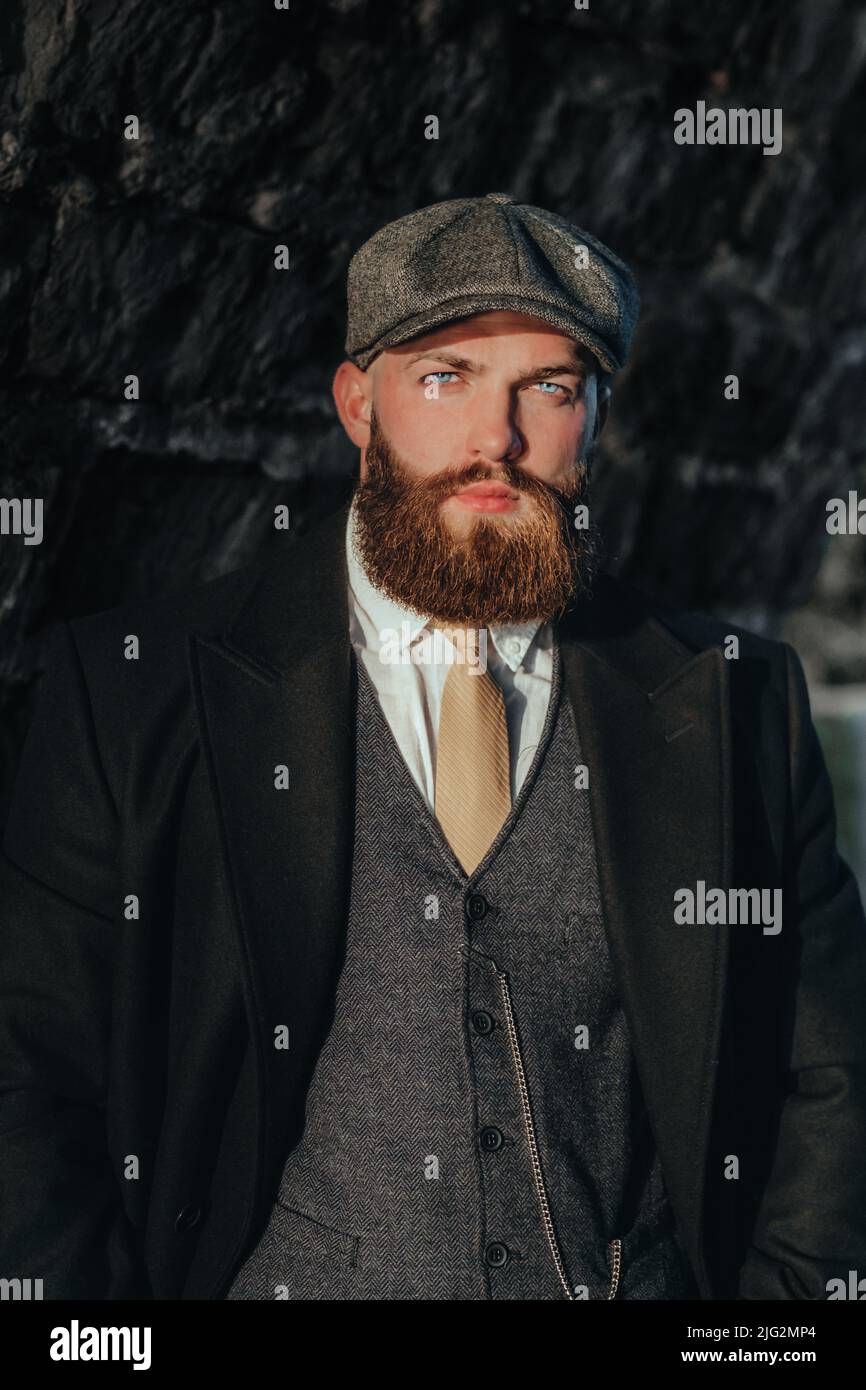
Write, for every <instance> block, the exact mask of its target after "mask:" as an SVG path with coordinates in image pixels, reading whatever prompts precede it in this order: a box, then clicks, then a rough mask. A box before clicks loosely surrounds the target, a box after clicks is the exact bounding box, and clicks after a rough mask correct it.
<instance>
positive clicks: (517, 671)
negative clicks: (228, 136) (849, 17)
mask: <svg viewBox="0 0 866 1390" xmlns="http://www.w3.org/2000/svg"><path fill="white" fill-rule="evenodd" d="M636 314H637V293H636V289H635V285H634V281H633V277H632V276H631V274H630V272H629V271H628V269H627V268H626V266H625V265H624V264H623V263H622V262H621V261H620V260H619V259H618V258H617V257H615V256H614V255H613V254H612V253H611V252H610V251H608V250H607V248H605V247H604V246H603V245H602V244H601V243H599V242H598V241H596V240H595V239H593V238H591V237H589V236H587V235H586V234H585V233H584V232H582V231H581V230H580V229H579V228H576V227H573V226H571V225H570V224H568V223H567V222H565V221H564V220H563V219H561V218H559V217H556V216H554V215H553V214H550V213H547V212H545V211H544V210H542V209H539V208H535V207H531V206H523V205H518V204H516V203H515V202H514V201H513V199H511V198H510V197H509V196H508V195H507V194H500V193H493V194H488V195H487V196H486V197H483V198H467V199H454V200H449V201H447V202H444V203H439V204H436V205H434V206H433V207H429V208H424V209H421V210H420V211H418V212H416V213H413V214H410V215H409V216H408V217H405V218H401V219H400V220H398V221H397V222H396V223H393V224H391V225H389V226H388V227H385V228H383V229H382V230H381V231H380V232H378V233H377V234H376V235H375V236H374V237H372V238H371V239H370V241H368V242H367V243H365V245H364V246H363V247H362V248H361V249H360V250H359V251H358V252H357V254H356V256H355V257H354V259H353V261H352V264H351V266H350V272H349V328H348V336H347V342H346V353H347V360H346V361H345V362H344V363H342V364H341V366H340V367H339V369H338V370H337V373H336V376H335V378H334V398H335V402H336V406H337V409H338V412H339V415H340V419H341V421H342V423H343V425H344V428H345V429H346V431H347V433H348V435H349V437H350V438H351V439H352V441H353V442H354V443H355V444H356V445H357V446H358V447H359V449H360V451H361V473H360V479H359V482H358V485H357V487H356V490H355V494H354V498H353V502H352V505H351V508H343V509H342V510H341V511H340V512H339V513H337V514H336V515H335V516H333V517H331V518H329V519H328V520H327V521H326V522H324V523H323V524H322V525H320V526H319V527H317V528H316V529H314V530H313V531H312V532H311V533H309V534H308V535H305V536H303V537H301V538H299V539H297V540H296V541H294V543H293V544H292V546H291V547H290V549H289V550H288V551H287V553H286V555H285V557H284V558H282V559H281V560H280V561H279V562H278V563H276V564H268V565H265V566H263V567H260V568H251V569H248V570H244V571H241V572H239V573H236V574H233V575H228V576H226V577H224V578H222V579H220V580H217V581H215V582H213V583H210V584H207V585H204V586H200V587H199V588H197V589H196V590H195V591H193V592H192V593H190V594H188V595H186V596H181V597H177V596H175V597H172V598H169V599H164V600H160V601H156V602H150V603H135V604H127V605H125V606H124V607H122V608H119V609H115V610H112V611H110V612H108V613H104V614H100V615H96V616H94V617H89V618H85V619H79V620H77V621H75V622H72V623H69V624H64V625H62V627H61V629H60V631H59V632H58V634H57V637H56V640H55V647H54V652H53V659H52V662H51V666H50V669H49V671H48V674H47V677H46V680H45V688H44V691H43V692H42V694H41V698H40V701H39V705H38V709H37V713H36V716H35V719H34V723H33V726H32V729H31V732H30V734H29V737H28V741H27V744H26V747H25V751H24V755H23V759H22V764H21V769H20V772H19V777H18V782H17V786H16V791H15V796H14V800H13V805H12V811H11V816H10V823H9V828H8V832H7V835H6V839H5V842H4V856H3V861H2V870H0V873H2V890H3V909H2V911H3V918H2V932H0V945H2V958H0V980H2V990H3V994H2V1001H0V1026H2V1093H0V1174H2V1178H0V1181H2V1208H0V1230H2V1232H3V1234H2V1247H0V1250H2V1261H0V1263H2V1266H3V1268H2V1270H0V1273H3V1274H4V1275H7V1276H10V1275H15V1276H18V1277H27V1276H31V1277H41V1278H42V1279H43V1280H44V1292H45V1297H48V1298H66V1297H93V1298H100V1299H117V1298H128V1297H136V1296H145V1297H148V1296H149V1297H154V1298H206V1299H228V1300H237V1299H258V1298H268V1299H271V1298H277V1299H283V1298H287V1299H347V1300H348V1299H466V1300H473V1299H517V1298H519V1299H563V1298H564V1299H566V1300H570V1301H582V1300H594V1299H602V1298H603V1299H613V1298H620V1299H621V1298H626V1299H657V1300H670V1299H689V1298H702V1299H714V1298H726V1297H740V1298H752V1299H762V1298H769V1299H822V1298H825V1297H827V1290H828V1281H829V1280H831V1279H834V1278H839V1277H841V1278H847V1276H848V1272H849V1271H850V1270H851V1269H857V1268H860V1269H862V1268H864V1267H866V1200H864V1198H866V1171H864V1160H866V1096H864V1065H866V1022H864V1011H863V1007H862V1000H863V997H864V989H866V931H864V918H863V913H862V909H861V906H860V903H859V899H858V894H857V889H856V887H855V885H854V882H853V880H852V877H851V874H850V872H849V871H848V869H847V867H846V866H845V865H844V863H843V862H842V861H841V860H840V859H839V857H838V855H837V853H836V848H835V842H834V815H833V803H832V796H831V792H830V787H829V784H828V780H827V775H826V771H825V768H824V764H823V761H822V758H821V754H820V751H819V747H818V743H817V740H816V736H815V733H814V730H813V727H812V723H811V719H810V714H809V707H808V699H807V694H806V688H805V682H804V678H803V673H802V669H801V666H800V663H799V661H798V659H797V657H796V655H795V653H794V652H793V651H792V650H791V648H790V647H788V646H786V645H785V644H783V643H775V642H769V641H766V640H763V639H760V638H757V637H754V636H751V635H750V634H748V633H746V632H744V631H741V630H739V629H731V628H730V627H729V626H726V625H724V624H722V623H718V622H715V621H712V620H710V619H706V618H700V617H695V616H683V615H674V614H670V613H665V612H660V611H656V610H654V608H653V607H652V606H651V605H650V604H649V603H647V602H646V601H645V600H644V599H642V598H641V596H640V595H638V594H637V593H635V592H633V591H631V590H630V589H628V588H627V587H626V586H624V585H622V584H620V583H619V582H617V581H615V580H613V579H612V578H610V577H606V576H604V575H597V574H596V570H597V559H596V551H595V545H594V541H593V538H592V526H591V524H589V513H588V495H589V494H588V477H589V469H590V463H591V459H592V455H593V451H594V447H595V442H596V440H597V437H598V433H599V431H600V429H601V428H602V426H603V424H604V419H605V416H606V413H607V409H608V400H609V394H610V387H609V378H610V377H611V376H613V374H615V373H616V371H618V370H619V368H620V367H621V366H622V364H623V362H624V361H625V359H626V356H627V353H628V349H629V344H630V340H631V335H632V331H633V327H634V322H635V318H636ZM732 638H735V639H736V641H735V642H732V641H731V639H732ZM688 903H691V905H692V906H691V909H688V910H686V911H684V910H683V905H684V904H688ZM696 904H697V905H698V909H697V911H695V910H694V909H695V905H696Z"/></svg>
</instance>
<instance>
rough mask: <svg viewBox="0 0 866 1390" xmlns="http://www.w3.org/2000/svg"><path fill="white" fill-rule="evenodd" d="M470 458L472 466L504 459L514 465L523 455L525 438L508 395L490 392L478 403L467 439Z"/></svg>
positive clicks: (476, 403)
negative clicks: (484, 461)
mask: <svg viewBox="0 0 866 1390" xmlns="http://www.w3.org/2000/svg"><path fill="white" fill-rule="evenodd" d="M466 449H467V458H470V459H471V460H472V461H473V463H476V462H478V461H480V460H485V459H487V460H489V461H490V462H491V463H499V462H500V461H501V460H503V459H508V460H509V461H510V462H513V461H514V460H515V459H516V458H518V457H519V455H520V454H521V453H522V452H523V439H522V437H521V435H520V432H519V430H518V429H517V425H516V424H515V421H514V414H513V409H512V404H511V401H510V400H509V398H508V394H507V393H503V395H502V396H500V395H499V393H496V394H495V395H494V394H493V393H491V394H490V395H489V396H487V397H486V398H481V397H479V399H478V400H477V401H476V402H475V404H474V407H473V410H472V416H471V419H470V422H469V429H468V432H467V438H466Z"/></svg>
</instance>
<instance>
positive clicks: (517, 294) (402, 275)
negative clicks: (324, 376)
mask: <svg viewBox="0 0 866 1390" xmlns="http://www.w3.org/2000/svg"><path fill="white" fill-rule="evenodd" d="M347 289H348V326H347V331H346V345H345V346H346V356H347V357H348V358H349V359H350V360H351V361H352V362H355V363H356V364H357V366H359V367H360V368H361V369H362V370H363V371H366V370H367V367H368V366H369V365H370V363H371V362H372V360H373V358H374V357H376V356H377V355H378V354H379V353H380V352H381V351H382V349H383V348H388V347H396V346H397V344H398V343H405V342H406V341H407V340H408V339H409V338H416V337H418V336H419V335H420V334H422V333H429V332H430V331H431V329H433V328H437V327H438V326H439V325H440V324H443V323H448V322H450V321H451V320H452V319H460V318H465V317H466V316H467V315H468V314H481V313H485V312H487V311H488V310H491V309H513V310H515V311H516V312H518V313H524V314H531V315H532V316H533V317H534V318H539V319H543V320H545V321H546V322H547V323H550V324H552V325H553V326H554V327H555V328H558V329H560V330H561V332H563V333H566V334H568V335H569V336H570V337H572V338H575V339H576V340H577V341H578V342H579V343H583V344H584V346H585V347H587V348H589V350H590V351H591V352H593V353H594V354H595V356H596V357H597V358H598V360H599V361H600V363H601V365H602V366H603V367H604V369H605V371H608V372H616V371H619V369H620V367H622V366H623V364H624V363H625V360H626V358H627V357H628V351H629V346H630V344H631V339H632V334H633V332H634V326H635V322H636V321H637V316H638V310H639V307H640V298H639V295H638V290H637V285H636V284H635V279H634V276H633V275H632V273H631V271H630V270H629V268H628V266H627V265H626V264H625V263H624V262H623V261H621V260H620V259H619V257H618V256H615V255H614V254H613V252H612V251H609V250H608V248H607V247H606V246H604V245H602V243H601V242H600V241H597V240H596V238H595V237H592V236H589V235H588V233H586V232H584V231H582V230H581V229H580V227H575V226H574V225H573V224H572V223H570V222H566V221H565V219H564V218H562V217H557V216H556V215H555V213H552V212H546V211H545V209H544V208H537V207H533V206H532V205H531V204H529V203H517V202H515V201H514V199H513V198H512V197H511V195H510V194H508V193H486V194H485V195H484V196H483V197H481V198H449V199H448V200H447V201H446V202H444V203H433V204H432V205H431V206H430V207H426V208H419V209H418V211H417V212H410V213H408V214H407V215H406V216H405V217H400V218H398V219H397V220H396V221H395V222H389V223H388V225H387V226H385V227H382V228H381V229H380V230H379V231H378V232H375V233H374V234H373V236H371V237H370V238H369V240H368V241H365V242H364V244H363V246H361V247H359V249H358V250H357V251H356V252H355V254H354V256H353V257H352V259H351V261H350V262H349V275H348V286H347Z"/></svg>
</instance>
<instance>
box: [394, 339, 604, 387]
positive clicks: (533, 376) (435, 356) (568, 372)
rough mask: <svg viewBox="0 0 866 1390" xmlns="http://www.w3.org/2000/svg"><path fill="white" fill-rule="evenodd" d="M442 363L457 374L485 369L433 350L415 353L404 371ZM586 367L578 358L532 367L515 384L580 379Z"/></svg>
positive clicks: (480, 371) (477, 364)
mask: <svg viewBox="0 0 866 1390" xmlns="http://www.w3.org/2000/svg"><path fill="white" fill-rule="evenodd" d="M423 361H426V362H444V363H445V365H446V366H448V367H453V368H454V370H455V371H458V372H474V373H476V374H477V375H479V376H480V375H481V374H482V373H483V372H485V371H486V370H487V368H486V367H485V366H483V365H481V364H479V363H478V362H471V361H470V360H469V358H468V357H460V356H458V354H457V353H454V352H444V351H442V350H437V349H436V348H433V349H432V350H431V351H430V352H416V353H414V354H413V355H412V356H411V357H410V358H409V360H408V361H407V363H406V368H405V370H406V371H408V370H409V368H410V367H412V366H414V364H415V363H416V362H423ZM586 373H587V368H586V365H585V364H584V363H583V362H582V361H580V359H579V358H574V359H573V360H571V361H569V362H554V363H552V364H551V365H550V366H546V367H533V368H532V370H531V371H528V372H521V374H520V376H519V377H517V380H516V384H517V385H518V386H524V385H526V384H527V383H528V382H530V381H539V380H540V379H541V378H543V377H551V376H576V377H580V378H581V379H583V378H585V377H586Z"/></svg>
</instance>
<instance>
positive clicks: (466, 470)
mask: <svg viewBox="0 0 866 1390" xmlns="http://www.w3.org/2000/svg"><path fill="white" fill-rule="evenodd" d="M394 471H395V473H396V478H392V479H390V480H389V482H388V487H389V490H393V488H394V486H395V482H396V483H397V485H398V487H399V488H400V490H402V491H403V492H404V493H406V494H407V495H411V496H414V497H419V496H420V497H424V498H425V499H426V500H427V501H428V502H433V503H437V502H444V501H445V499H446V498H448V497H451V496H453V494H454V493H455V492H459V491H460V490H461V489H462V488H464V487H469V486H470V484H472V483H504V484H505V485H506V487H510V488H513V489H514V491H515V492H518V493H525V494H527V495H528V496H529V497H532V498H534V499H535V500H536V501H537V502H539V503H540V504H541V505H542V506H545V507H547V508H548V509H550V508H551V504H553V507H554V509H559V510H560V511H562V512H563V513H568V514H570V511H571V505H572V503H573V502H574V500H575V499H576V498H578V497H580V496H581V495H582V493H583V491H584V489H585V487H586V482H587V476H586V474H587V469H586V467H585V465H584V464H583V463H581V464H580V465H579V466H578V467H576V468H575V469H574V471H573V473H572V474H571V475H570V477H569V479H568V481H567V483H565V484H564V485H560V486H555V485H553V484H551V483H545V482H542V480H541V479H540V478H536V477H534V476H533V475H532V474H531V473H525V472H524V471H523V470H522V469H520V468H516V467H512V466H510V465H508V464H507V463H506V464H503V465H502V466H501V469H500V470H499V471H496V472H491V470H490V466H489V465H488V464H484V463H481V462H478V463H470V464H464V465H462V466H461V465H456V466H455V467H452V468H443V469H441V470H440V471H439V472H438V473H434V474H433V475H432V476H431V477H429V478H409V477H407V476H406V475H405V474H404V473H403V472H402V470H401V469H400V468H399V467H398V468H396V469H395V470H394ZM371 481H373V480H371ZM383 482H384V480H383ZM373 486H374V487H375V481H373Z"/></svg>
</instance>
